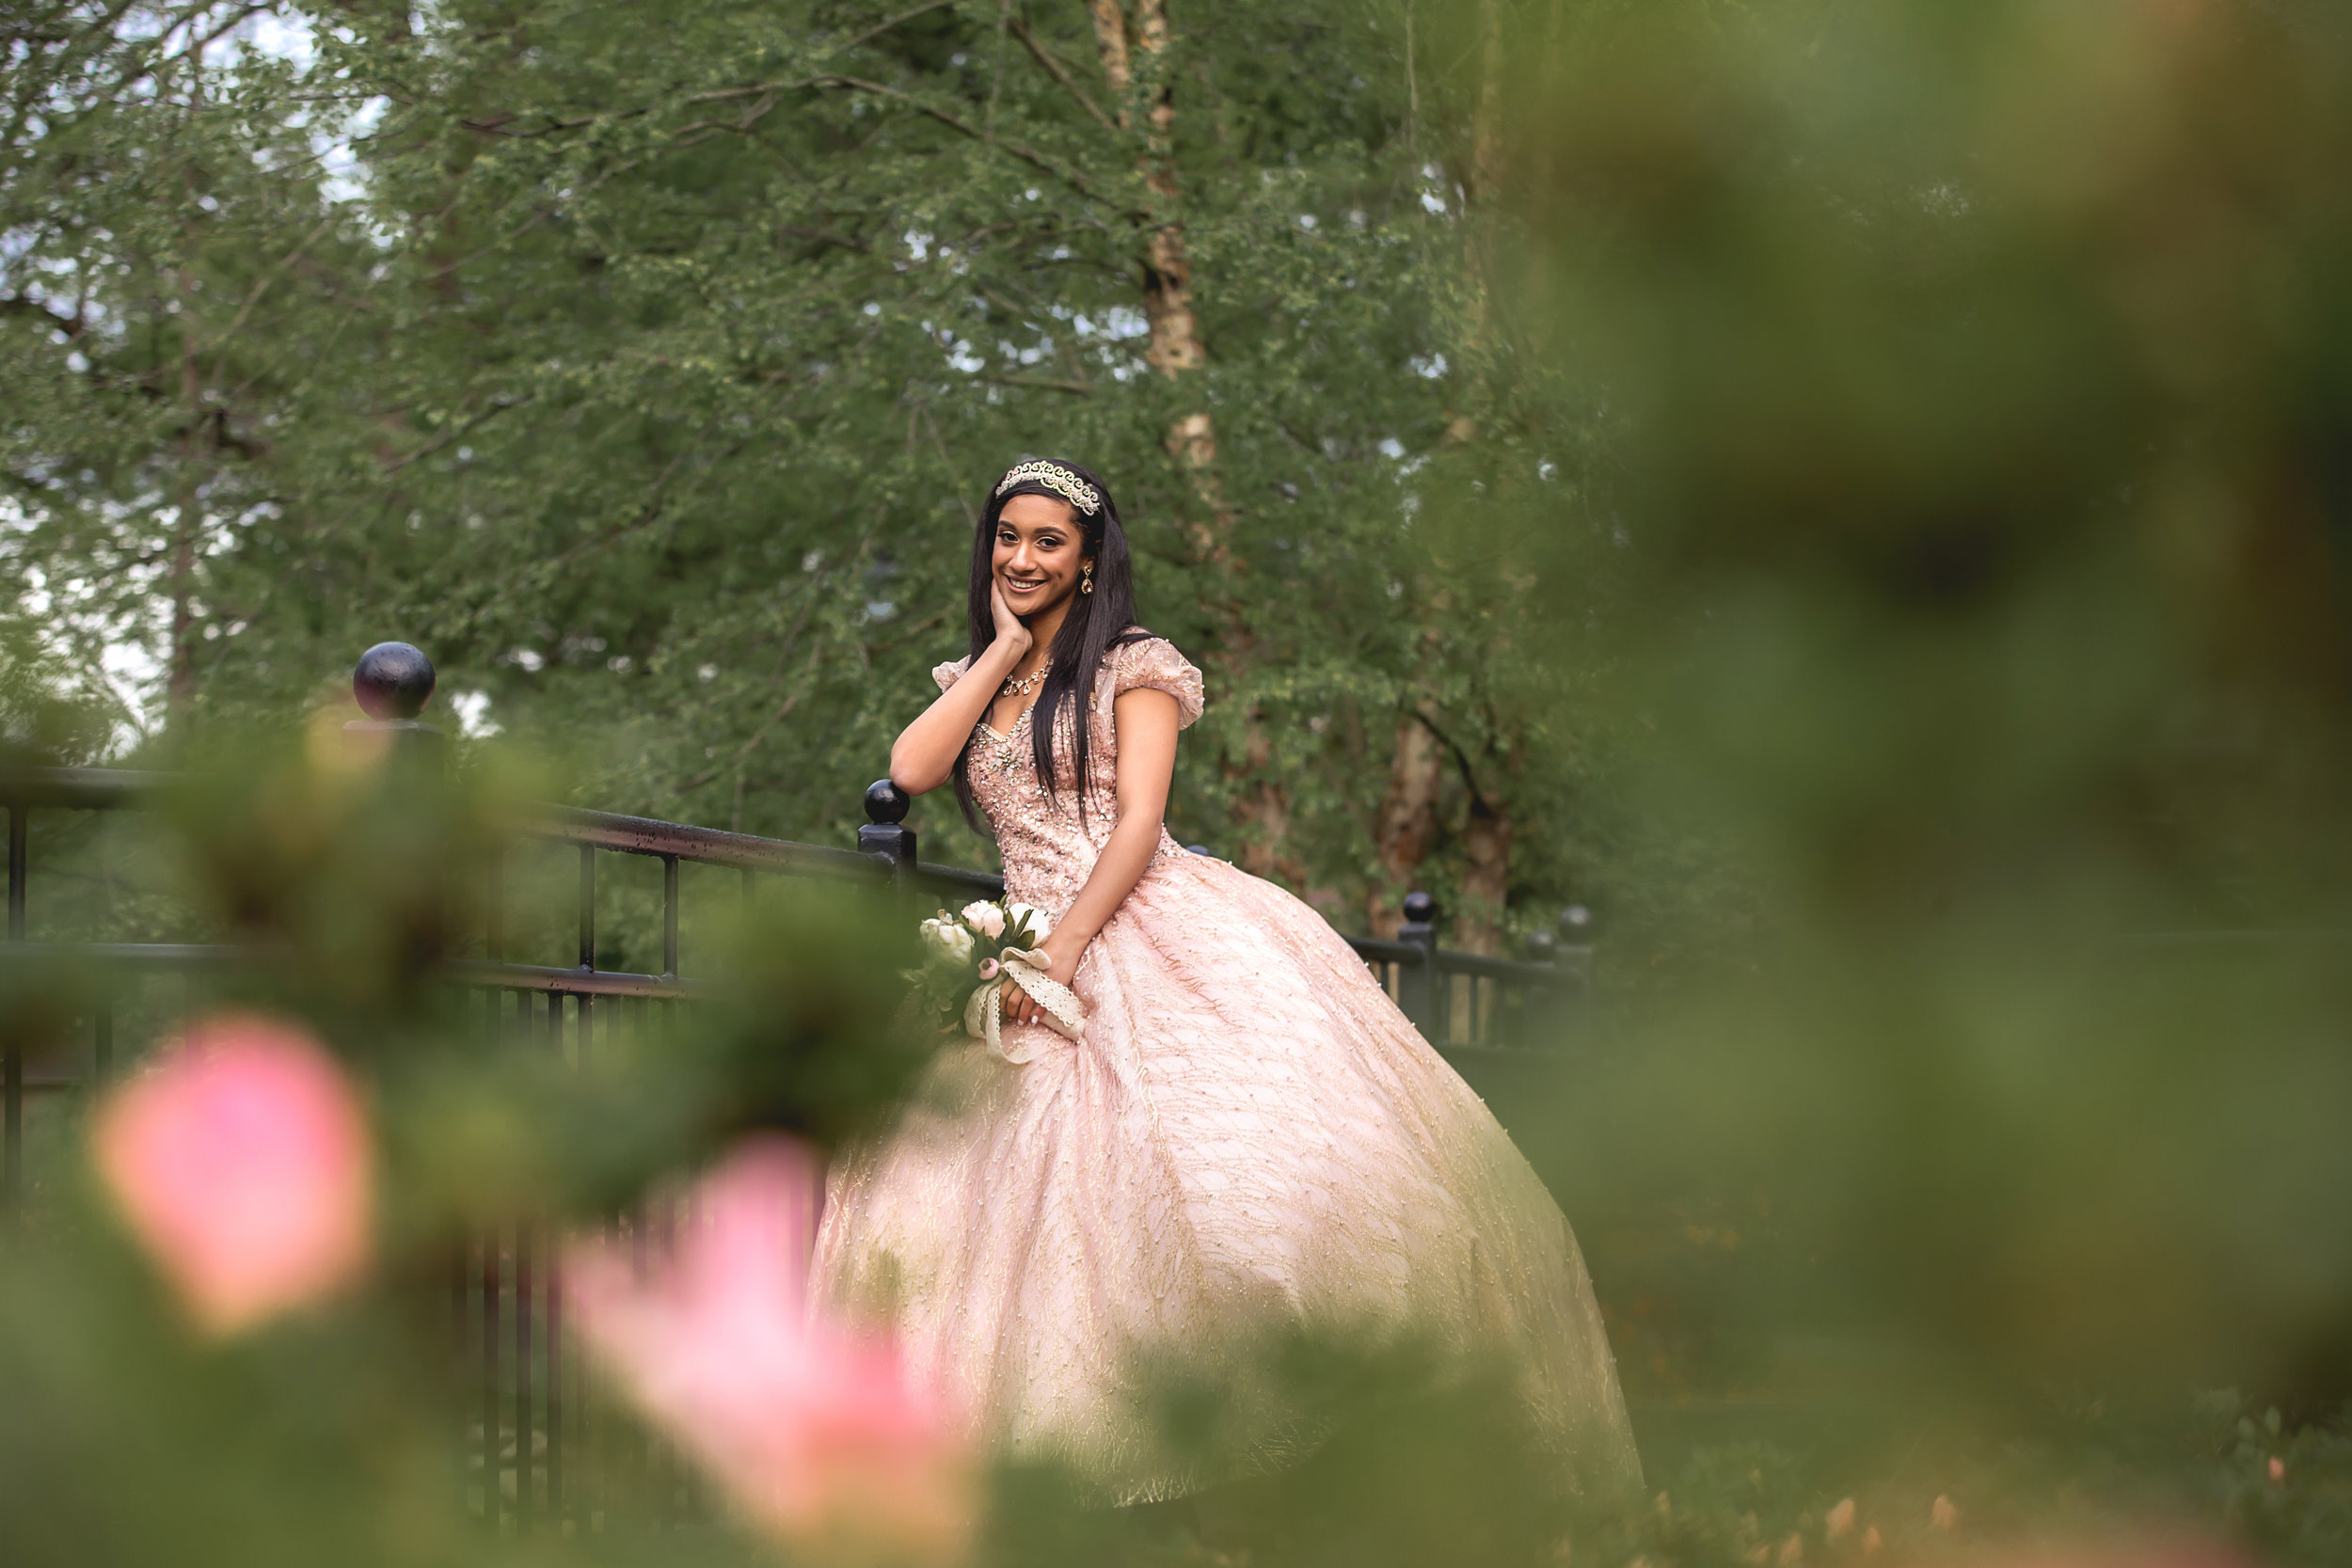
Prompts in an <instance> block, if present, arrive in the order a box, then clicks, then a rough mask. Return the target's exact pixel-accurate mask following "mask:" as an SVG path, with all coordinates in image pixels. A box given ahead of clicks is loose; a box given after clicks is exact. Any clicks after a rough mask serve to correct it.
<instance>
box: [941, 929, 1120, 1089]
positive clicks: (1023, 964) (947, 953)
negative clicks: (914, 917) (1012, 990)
mask: <svg viewBox="0 0 2352 1568" xmlns="http://www.w3.org/2000/svg"><path fill="white" fill-rule="evenodd" d="M1052 930H1053V926H1052V924H1051V923H1050V922H1049V921H1047V919H1046V918H1045V914H1044V911H1041V910H1038V909H1035V908H1033V907H1032V906H1030V905H1027V904H994V903H990V902H988V901H987V900H985V899H983V900H980V901H978V902H976V903H970V904H966V905H965V906H964V907H963V908H962V909H961V910H959V911H956V912H955V913H954V914H949V913H948V912H947V911H946V910H941V911H939V912H938V913H937V914H935V915H933V916H932V917H931V918H930V919H929V920H926V921H924V922H923V925H922V927H921V931H920V935H921V937H922V941H923V963H922V965H921V967H919V968H917V969H914V970H913V971H911V972H910V973H909V974H908V975H907V978H908V979H909V980H910V981H912V982H913V984H914V989H915V990H916V992H917V993H918V994H919V995H920V996H921V997H922V999H923V1001H924V1003H925V1004H926V1005H927V1008H928V1010H930V1012H932V1013H933V1015H934V1016H935V1017H937V1019H938V1021H939V1024H940V1027H941V1028H943V1029H950V1030H952V1029H955V1028H957V1027H959V1026H960V1027H961V1028H962V1030H963V1031H964V1033H966V1034H968V1035H970V1036H971V1037H973V1038H974V1039H979V1040H986V1041H987V1042H988V1048H989V1050H990V1051H991V1052H992V1053H994V1054H995V1055H998V1056H1001V1057H1003V1058H1004V1059H1005V1060H1007V1061H1009V1062H1025V1061H1027V1060H1028V1059H1029V1056H1030V1054H1031V1053H1030V1052H1029V1051H1028V1050H1026V1049H1024V1050H1022V1051H1020V1053H1018V1054H1016V1053H1014V1052H1013V1051H1011V1050H1008V1049H1007V1048H1006V1046H1005V1044H1004V1037H1003V1034H1002V1030H1001V1026H1000V1023H999V1020H998V1007H997V999H998V996H999V995H1000V993H1001V992H1002V991H1003V990H1004V988H1005V987H1007V986H1018V987H1019V988H1020V989H1021V990H1024V991H1025V992H1027V993H1028V994H1029V996H1030V997H1032V998H1033V999H1034V1000H1035V1001H1036V1002H1037V1003H1038V1005H1039V1006H1041V1007H1043V1008H1044V1009H1045V1018H1046V1022H1048V1023H1049V1024H1051V1025H1052V1026H1053V1028H1054V1029H1055V1030H1056V1031H1057V1032H1058V1033H1060V1034H1063V1035H1066V1036H1068V1037H1070V1038H1072V1039H1075V1038H1077V1037H1078V1031H1079V1030H1080V1029H1081V1028H1082V1027H1084V1025H1085V1023H1086V1017H1085V1014H1084V1013H1083V1012H1082V1011H1081V1010H1080V1008H1079V1006H1078V999H1077V997H1076V996H1075V995H1073V993H1072V992H1071V990H1070V988H1069V987H1067V986H1065V985H1063V984H1061V983H1060V982H1059V981H1057V980H1056V979H1054V978H1053V977H1052V976H1051V975H1049V974H1047V973H1046V971H1047V970H1048V969H1050V968H1051V967H1052V964H1053V960H1052V959H1050V958H1047V957H1046V955H1045V953H1044V952H1043V951H1042V949H1041V943H1042V942H1044V941H1045V939H1046V937H1047V935H1049V934H1050V933H1051V932H1052Z"/></svg>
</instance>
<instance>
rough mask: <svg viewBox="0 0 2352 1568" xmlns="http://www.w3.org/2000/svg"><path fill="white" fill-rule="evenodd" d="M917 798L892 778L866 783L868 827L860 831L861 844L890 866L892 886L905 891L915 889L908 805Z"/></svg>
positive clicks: (861, 846) (912, 836)
mask: <svg viewBox="0 0 2352 1568" xmlns="http://www.w3.org/2000/svg"><path fill="white" fill-rule="evenodd" d="M913 804H914V798H913V797H912V796H910V795H908V794H907V792H906V791H905V790H903V789H900V788H899V787H898V785H897V784H892V783H891V782H890V781H889V780H888V779H876V780H875V781H874V782H873V783H872V784H867V785H866V826H864V827H863V828H860V829H859V830H858V831H857V847H858V848H859V849H860V850H862V851H864V852H865V853H866V854H868V855H872V856H874V857H875V858H877V859H878V860H880V861H882V863H884V864H886V865H888V866H889V867H890V878H891V882H892V885H894V886H895V887H897V888H898V891H899V892H900V893H901V894H910V895H911V894H912V893H913V892H914V829H913V828H910V827H908V826H907V825H906V815H907V808H908V807H909V806H912V805H913Z"/></svg>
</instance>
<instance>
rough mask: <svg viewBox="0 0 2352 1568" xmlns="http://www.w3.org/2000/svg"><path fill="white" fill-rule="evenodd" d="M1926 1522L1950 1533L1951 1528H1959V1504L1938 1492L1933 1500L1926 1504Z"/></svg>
mask: <svg viewBox="0 0 2352 1568" xmlns="http://www.w3.org/2000/svg"><path fill="white" fill-rule="evenodd" d="M1928 1523H1929V1524H1931V1525H1932V1526H1934V1527H1935V1528H1937V1529H1940V1530H1942V1531H1944V1532H1945V1533H1946V1534H1947V1535H1948V1534H1950V1533H1951V1532H1952V1531H1953V1530H1956V1529H1958V1528H1960V1507H1959V1505H1958V1504H1956V1503H1954V1502H1953V1501H1952V1499H1951V1498H1949V1497H1945V1496H1943V1495H1942V1494H1940V1493H1939V1494H1938V1495H1937V1496H1936V1499H1935V1501H1933V1502H1931V1503H1930V1504H1929V1505H1928Z"/></svg>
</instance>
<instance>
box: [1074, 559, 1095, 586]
mask: <svg viewBox="0 0 2352 1568" xmlns="http://www.w3.org/2000/svg"><path fill="white" fill-rule="evenodd" d="M1078 592H1079V593H1081V594H1091V593H1093V592H1094V562H1091V561H1089V562H1087V563H1086V565H1085V566H1083V567H1082V568H1080V569H1079V573H1078Z"/></svg>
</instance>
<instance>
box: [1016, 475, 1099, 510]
mask: <svg viewBox="0 0 2352 1568" xmlns="http://www.w3.org/2000/svg"><path fill="white" fill-rule="evenodd" d="M1030 480H1034V481H1036V482H1037V483H1040V484H1042V485H1044V486H1045V487H1046V488H1047V489H1049V490H1058V491H1060V492H1061V496H1062V499H1064V500H1067V501H1068V502H1069V503H1070V504H1071V505H1073V506H1074V507H1076V508H1077V509H1078V510H1079V511H1081V512H1083V513H1085V514H1086V515H1088V516H1089V517H1091V516H1093V515H1095V514H1096V513H1097V512H1100V511H1102V510H1103V492H1101V491H1100V490H1097V489H1096V488H1095V487H1094V486H1093V485H1091V484H1089V483H1087V482H1086V481H1085V480H1083V479H1080V478H1079V477H1078V476H1077V475H1076V474H1073V473H1072V472H1071V471H1070V470H1069V469H1068V468H1065V467H1062V466H1061V465H1060V464H1058V463H1024V464H1021V465H1020V466H1019V467H1015V468H1013V469H1012V470H1011V471H1009V473H1007V474H1006V475H1005V477H1004V478H1002V479H1000V480H998V481H997V482H996V494H997V496H998V497H999V498H1000V499H1001V498H1002V497H1003V495H1004V493H1005V492H1006V491H1008V490H1009V489H1011V488H1012V487H1013V486H1014V485H1016V484H1019V483H1024V482H1025V481H1030Z"/></svg>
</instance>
